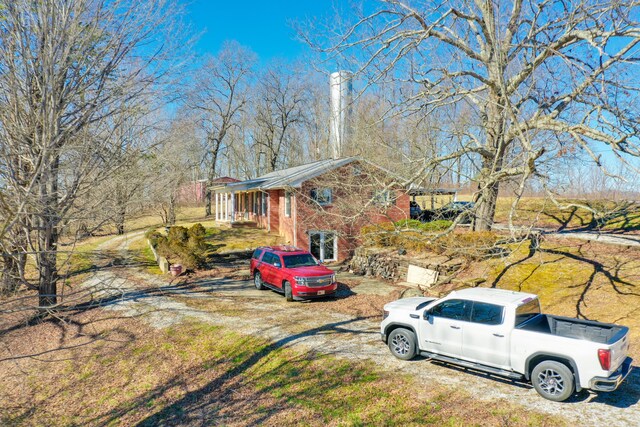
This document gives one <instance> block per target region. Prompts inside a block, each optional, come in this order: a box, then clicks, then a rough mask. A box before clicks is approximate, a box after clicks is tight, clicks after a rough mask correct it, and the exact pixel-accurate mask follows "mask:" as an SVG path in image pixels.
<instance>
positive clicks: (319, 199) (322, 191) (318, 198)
mask: <svg viewBox="0 0 640 427" xmlns="http://www.w3.org/2000/svg"><path fill="white" fill-rule="evenodd" d="M311 199H312V200H313V201H314V202H316V203H317V204H319V205H320V206H326V205H330V204H331V202H332V201H333V199H332V195H331V189H330V188H314V189H312V190H311Z"/></svg>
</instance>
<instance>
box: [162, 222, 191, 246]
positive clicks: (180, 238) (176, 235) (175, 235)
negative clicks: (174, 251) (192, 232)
mask: <svg viewBox="0 0 640 427" xmlns="http://www.w3.org/2000/svg"><path fill="white" fill-rule="evenodd" d="M167 237H168V238H169V241H172V242H181V243H187V241H188V240H189V230H188V229H187V228H186V227H181V226H179V225H177V226H173V227H170V228H169V233H167Z"/></svg>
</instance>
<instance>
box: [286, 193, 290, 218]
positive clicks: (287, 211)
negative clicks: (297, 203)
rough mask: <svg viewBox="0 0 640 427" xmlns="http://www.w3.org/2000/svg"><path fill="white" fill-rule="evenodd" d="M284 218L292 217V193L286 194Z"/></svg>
mask: <svg viewBox="0 0 640 427" xmlns="http://www.w3.org/2000/svg"><path fill="white" fill-rule="evenodd" d="M284 216H291V191H285V192H284Z"/></svg>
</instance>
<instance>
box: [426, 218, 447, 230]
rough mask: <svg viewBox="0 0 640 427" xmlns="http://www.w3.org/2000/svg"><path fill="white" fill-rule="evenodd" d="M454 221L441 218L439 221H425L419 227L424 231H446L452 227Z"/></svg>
mask: <svg viewBox="0 0 640 427" xmlns="http://www.w3.org/2000/svg"><path fill="white" fill-rule="evenodd" d="M451 224H453V222H452V221H449V220H446V219H439V220H437V221H430V222H423V223H421V224H420V225H419V226H418V228H419V229H420V230H422V231H444V230H446V229H448V228H449V227H451Z"/></svg>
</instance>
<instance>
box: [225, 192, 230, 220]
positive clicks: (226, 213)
mask: <svg viewBox="0 0 640 427" xmlns="http://www.w3.org/2000/svg"><path fill="white" fill-rule="evenodd" d="M224 220H225V221H229V193H224Z"/></svg>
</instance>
